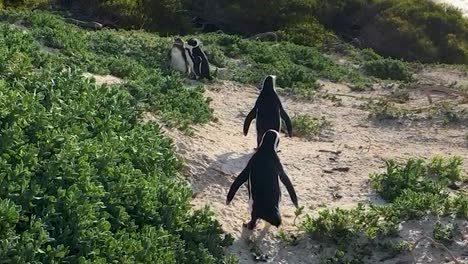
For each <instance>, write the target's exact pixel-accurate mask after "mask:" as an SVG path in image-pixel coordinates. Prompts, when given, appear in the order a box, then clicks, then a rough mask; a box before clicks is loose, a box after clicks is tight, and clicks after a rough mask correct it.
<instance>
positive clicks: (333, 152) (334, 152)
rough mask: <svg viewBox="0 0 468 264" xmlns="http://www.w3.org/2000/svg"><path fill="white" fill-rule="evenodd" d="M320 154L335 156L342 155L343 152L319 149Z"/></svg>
mask: <svg viewBox="0 0 468 264" xmlns="http://www.w3.org/2000/svg"><path fill="white" fill-rule="evenodd" d="M318 152H323V153H332V154H335V155H340V154H341V150H337V151H335V150H326V149H319V150H318Z"/></svg>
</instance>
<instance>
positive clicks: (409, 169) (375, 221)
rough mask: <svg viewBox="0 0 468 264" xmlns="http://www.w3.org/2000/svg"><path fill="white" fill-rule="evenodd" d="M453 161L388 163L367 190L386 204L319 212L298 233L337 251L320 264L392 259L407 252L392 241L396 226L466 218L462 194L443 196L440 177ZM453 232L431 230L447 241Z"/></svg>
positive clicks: (454, 168)
mask: <svg viewBox="0 0 468 264" xmlns="http://www.w3.org/2000/svg"><path fill="white" fill-rule="evenodd" d="M459 160H460V157H456V156H454V157H451V158H449V159H442V158H441V157H435V158H434V159H433V161H431V162H426V161H424V160H418V159H410V160H408V161H407V162H406V164H405V165H403V166H401V165H397V164H396V163H395V162H394V161H388V162H387V168H386V171H385V172H382V173H374V174H372V175H371V187H372V188H373V189H375V190H376V191H377V193H379V194H380V195H381V196H382V197H383V198H384V199H385V200H386V201H388V202H389V203H388V204H384V205H373V204H370V205H368V206H364V205H363V204H359V205H358V206H357V207H355V208H352V209H348V210H344V209H340V208H337V209H325V210H322V211H320V212H319V215H318V216H317V217H314V218H312V217H310V216H307V217H306V219H305V220H304V221H303V222H302V223H301V225H300V228H301V229H302V230H303V231H305V232H306V233H307V234H308V235H310V236H311V237H312V238H314V239H316V240H318V241H320V242H327V243H333V244H336V245H337V250H338V251H339V254H338V255H336V254H334V255H331V256H330V257H326V258H325V260H324V261H329V262H324V263H335V262H333V261H338V262H337V263H341V262H339V261H343V260H346V261H351V260H353V259H355V260H360V261H361V262H357V263H362V259H363V257H365V256H367V255H368V254H370V253H371V252H372V251H375V250H384V251H386V252H388V251H389V250H390V253H391V254H392V255H394V254H398V253H400V252H407V251H408V250H409V244H408V243H407V242H405V241H402V240H401V239H398V238H397V235H398V227H399V225H400V224H401V223H402V221H407V220H409V219H419V218H420V217H424V216H427V215H429V214H435V215H437V216H445V215H453V216H454V217H459V218H461V219H465V218H466V216H467V214H468V195H467V194H466V193H464V192H456V193H454V194H452V195H449V194H448V192H447V191H446V188H447V185H448V181H446V180H445V178H446V176H442V175H447V174H444V172H449V173H448V174H449V175H450V174H451V173H450V171H458V170H459V169H461V166H462V165H461V164H460V163H459V162H458V161H459ZM434 164H435V165H434ZM440 164H444V165H440ZM447 164H450V165H447ZM447 166H450V168H447ZM433 170H435V171H437V172H436V173H434V172H433ZM453 230H454V228H453V226H450V225H447V226H441V225H436V228H435V230H434V235H435V236H437V237H439V238H441V239H444V238H449V239H450V237H451V236H452V235H451V234H453ZM363 249H367V251H363ZM369 251H370V252H369ZM335 253H336V252H335ZM330 261H332V262H330Z"/></svg>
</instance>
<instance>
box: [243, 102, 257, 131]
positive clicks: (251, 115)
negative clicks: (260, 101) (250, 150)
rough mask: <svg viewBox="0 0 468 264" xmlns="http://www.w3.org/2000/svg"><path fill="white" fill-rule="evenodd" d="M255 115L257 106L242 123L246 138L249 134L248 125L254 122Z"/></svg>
mask: <svg viewBox="0 0 468 264" xmlns="http://www.w3.org/2000/svg"><path fill="white" fill-rule="evenodd" d="M256 114H257V105H255V107H254V108H253V109H252V110H250V112H249V114H248V115H247V117H246V118H245V121H244V136H247V134H248V133H249V127H250V123H252V120H254V118H255V116H256Z"/></svg>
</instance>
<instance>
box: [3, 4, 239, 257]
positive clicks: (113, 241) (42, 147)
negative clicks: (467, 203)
mask: <svg viewBox="0 0 468 264" xmlns="http://www.w3.org/2000/svg"><path fill="white" fill-rule="evenodd" d="M1 19H2V21H10V22H16V23H21V24H22V25H24V26H26V27H27V30H23V29H22V28H18V27H17V26H12V25H6V24H1V25H0V43H1V44H0V58H1V61H2V65H1V66H0V79H1V82H0V142H1V143H0V155H1V157H2V158H1V160H0V219H1V221H0V259H1V260H2V262H6V263H52V262H56V263H62V262H71V263H87V262H99V263H107V262H125V263H221V262H222V260H223V246H226V245H228V244H229V243H230V242H232V241H231V239H230V238H229V237H225V236H224V234H223V231H222V230H221V226H220V224H219V223H218V222H217V221H215V220H213V218H212V213H211V212H210V211H209V210H207V209H204V210H192V209H191V206H190V204H189V202H190V199H191V190H190V187H189V186H188V184H187V183H186V182H185V181H184V180H183V179H181V177H180V175H181V169H182V164H181V161H180V160H179V159H178V157H177V156H176V155H175V153H174V148H173V144H172V141H171V140H169V139H168V138H166V137H165V136H163V134H162V131H161V128H160V126H159V125H156V124H155V123H147V124H143V123H141V121H140V119H141V113H142V112H144V111H147V110H148V111H149V110H155V111H157V112H158V113H160V114H161V115H162V116H165V117H166V118H171V119H172V120H174V121H180V122H184V123H186V124H191V123H193V122H202V121H206V120H209V118H210V113H211V112H210V111H208V109H209V108H208V105H207V103H206V102H205V99H204V98H203V94H202V92H203V91H202V90H201V89H200V88H196V89H193V90H192V89H188V88H187V87H185V86H184V85H183V81H182V78H181V77H180V76H177V75H163V74H162V71H163V70H162V68H161V67H160V65H159V63H160V62H159V61H157V60H155V59H157V56H161V55H159V53H155V54H154V56H146V55H147V54H143V53H142V51H143V50H145V51H146V50H150V51H153V52H156V51H158V50H159V49H162V47H163V46H164V43H163V44H155V43H156V42H155V41H154V39H148V40H150V41H139V42H136V41H135V40H137V39H141V38H143V37H144V36H143V35H139V34H138V33H135V34H136V36H135V37H134V38H129V39H123V38H121V37H120V36H119V35H117V33H116V32H111V31H106V32H100V33H94V32H84V31H80V30H78V29H77V28H75V27H73V26H68V25H66V24H65V23H63V22H62V21H61V20H60V19H59V18H58V17H56V16H51V15H47V14H44V13H2V14H1ZM130 34H133V33H130ZM40 43H41V44H45V45H48V46H52V47H54V48H58V49H59V52H58V53H48V52H46V51H44V50H42V49H41V44H40ZM144 45H148V46H144ZM158 45H159V46H158ZM130 47H131V49H128V50H129V51H128V52H121V51H122V50H126V49H127V48H130ZM116 50H118V51H119V52H115V51H116ZM110 54H112V55H110ZM116 54H120V55H116ZM155 57H156V58H155ZM90 69H95V70H99V71H100V72H102V73H111V72H112V73H114V74H118V76H120V77H122V78H124V80H125V84H121V85H112V86H107V85H102V86H100V85H96V83H95V82H94V81H93V80H88V79H86V78H84V77H83V73H84V71H87V70H90ZM154 100H157V103H156V102H155V101H154Z"/></svg>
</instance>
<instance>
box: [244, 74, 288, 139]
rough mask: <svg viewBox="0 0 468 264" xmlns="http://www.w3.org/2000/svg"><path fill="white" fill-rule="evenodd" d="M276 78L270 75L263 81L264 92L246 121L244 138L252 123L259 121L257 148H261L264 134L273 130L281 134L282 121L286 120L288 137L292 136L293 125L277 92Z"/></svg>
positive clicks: (262, 91)
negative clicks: (254, 120) (255, 120)
mask: <svg viewBox="0 0 468 264" xmlns="http://www.w3.org/2000/svg"><path fill="white" fill-rule="evenodd" d="M275 84H276V76H274V75H268V76H267V77H266V78H265V80H264V81H263V85H262V90H261V92H260V95H259V96H258V98H257V101H256V102H255V106H254V108H253V109H252V110H251V111H250V112H249V114H248V115H247V117H246V118H245V121H244V136H247V134H248V132H249V127H250V123H252V120H253V119H254V118H256V119H257V122H256V123H257V147H258V146H260V141H261V140H262V136H263V134H264V133H265V132H266V131H267V130H269V129H273V130H276V131H278V132H280V128H281V119H283V120H284V122H285V124H286V128H287V131H288V135H289V136H290V137H291V136H292V124H291V119H290V118H289V116H288V114H287V113H286V111H284V109H283V105H282V104H281V101H280V99H279V97H278V94H277V93H276V91H275Z"/></svg>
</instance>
